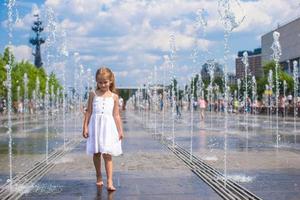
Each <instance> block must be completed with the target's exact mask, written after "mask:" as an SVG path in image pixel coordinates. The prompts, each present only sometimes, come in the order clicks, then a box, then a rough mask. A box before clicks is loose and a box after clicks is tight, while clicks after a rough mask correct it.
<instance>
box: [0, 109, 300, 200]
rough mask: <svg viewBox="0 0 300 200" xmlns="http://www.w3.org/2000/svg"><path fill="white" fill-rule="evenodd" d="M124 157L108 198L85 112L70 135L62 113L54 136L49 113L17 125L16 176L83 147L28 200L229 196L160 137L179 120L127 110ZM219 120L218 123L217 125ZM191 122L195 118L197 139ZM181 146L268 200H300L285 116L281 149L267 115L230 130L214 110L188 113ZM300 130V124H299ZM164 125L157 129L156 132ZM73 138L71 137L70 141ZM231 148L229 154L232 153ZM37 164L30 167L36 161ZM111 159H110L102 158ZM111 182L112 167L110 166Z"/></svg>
mask: <svg viewBox="0 0 300 200" xmlns="http://www.w3.org/2000/svg"><path fill="white" fill-rule="evenodd" d="M122 116H123V123H124V132H125V133H126V135H125V136H126V137H125V139H124V141H123V152H124V154H123V155H122V156H119V157H114V184H115V186H116V187H117V191H115V192H112V193H108V192H107V190H106V187H105V185H106V184H105V185H104V186H103V187H102V188H101V187H97V186H96V185H95V181H96V177H95V170H94V166H93V163H92V158H91V156H88V155H86V153H85V140H84V139H83V138H82V137H81V132H80V131H81V125H80V124H81V120H80V116H78V115H73V114H72V115H70V116H69V115H68V117H67V118H66V119H67V120H66V133H65V136H64V135H63V133H62V132H63V122H62V118H61V117H60V115H54V116H49V121H48V125H49V128H48V132H49V133H48V138H46V137H45V118H44V116H39V117H38V118H37V117H35V116H31V117H30V116H25V117H21V118H20V117H19V118H15V119H14V120H13V134H12V135H13V157H12V158H13V168H12V170H13V175H14V176H15V175H18V174H20V173H21V172H23V171H25V170H26V169H28V168H31V167H32V165H33V164H34V163H36V162H38V161H40V160H42V159H44V158H45V151H46V149H45V146H46V143H47V140H48V151H49V153H50V152H52V151H54V150H55V149H57V148H58V147H60V146H62V145H63V140H65V141H71V140H74V139H75V140H77V141H78V142H79V143H78V145H76V146H75V148H73V149H72V150H71V151H70V152H69V153H67V154H66V155H64V156H63V157H62V158H60V159H58V160H56V161H55V166H54V168H52V169H51V171H49V172H48V173H47V174H46V175H45V176H43V177H42V178H41V179H40V181H38V182H37V183H36V184H35V185H34V186H32V185H31V186H25V188H24V186H23V188H22V187H20V188H19V190H24V191H25V194H24V195H23V196H22V198H21V199H213V200H214V199H221V197H220V196H219V195H218V194H217V193H216V192H215V191H214V190H213V189H212V188H211V187H210V186H209V185H207V184H206V183H205V182H204V181H203V180H202V179H201V178H199V177H198V176H197V175H195V174H194V173H193V172H192V171H191V170H190V169H189V168H188V167H187V166H186V165H185V164H184V162H183V161H182V160H180V159H178V158H177V157H176V156H175V155H174V154H173V153H172V151H170V150H169V149H168V148H166V147H165V146H164V145H162V144H161V143H160V141H159V140H158V139H157V138H155V137H154V135H153V134H154V133H155V132H156V133H157V134H160V135H161V134H162V132H164V137H165V138H167V139H169V140H172V134H173V133H172V130H173V127H172V124H173V122H172V120H171V119H172V118H171V116H170V113H167V114H166V116H165V117H166V118H165V121H164V124H162V118H161V117H162V116H161V115H160V114H159V113H157V115H156V118H155V115H154V114H153V113H150V114H149V113H148V114H147V113H143V112H141V113H138V112H133V111H126V112H124V113H123V114H122ZM211 120H212V122H213V123H211ZM191 121H193V129H192V133H193V135H192V137H191V129H190V128H191ZM174 122H175V123H174V125H175V129H174V135H175V142H176V143H177V144H178V145H180V146H181V147H183V148H185V149H186V150H188V151H189V150H190V144H191V138H192V145H193V155H194V156H196V157H197V158H199V159H202V160H203V161H204V162H206V163H207V164H209V165H210V166H212V167H213V168H215V169H217V170H218V171H220V172H221V173H222V174H224V175H225V176H226V177H227V178H230V179H231V180H233V181H235V182H236V183H238V184H239V185H241V186H243V187H244V188H246V189H247V190H249V191H251V192H252V193H254V194H255V195H257V196H258V197H260V198H261V199H267V200H268V199H269V200H273V199H278V200H297V199H299V197H300V157H299V149H300V148H299V142H300V141H299V140H300V139H299V131H298V130H299V127H298V122H296V124H295V123H294V121H293V118H286V119H280V121H279V123H280V126H279V129H278V134H279V135H280V140H279V141H278V145H277V137H276V129H275V128H274V127H276V124H274V122H276V121H274V120H271V121H270V119H269V118H268V117H267V116H251V115H250V116H248V118H245V116H243V115H229V116H228V121H227V123H226V126H227V127H228V130H227V134H226V137H225V131H224V126H225V124H224V123H225V121H224V116H222V114H214V113H212V115H210V113H209V112H207V113H206V118H205V120H201V119H200V118H198V113H197V112H195V113H194V117H193V120H191V115H190V113H189V112H183V115H182V117H181V118H178V119H175V121H174ZM1 123H2V128H1V137H0V138H1V141H0V145H1V146H0V149H1V157H0V159H1V162H0V163H1V164H0V168H1V174H0V181H1V184H4V183H5V182H6V181H7V179H8V174H9V167H8V164H7V163H8V155H7V153H8V152H7V136H6V134H5V132H4V130H5V128H4V124H5V120H4V119H3V120H2V121H1ZM295 125H296V126H295ZM155 127H156V129H155ZM64 138H65V139H64ZM225 146H226V150H225ZM28 161H30V162H28ZM102 162H103V160H102ZM102 173H103V177H104V182H105V181H106V176H105V170H104V168H102Z"/></svg>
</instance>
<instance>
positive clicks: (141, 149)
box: [22, 118, 220, 200]
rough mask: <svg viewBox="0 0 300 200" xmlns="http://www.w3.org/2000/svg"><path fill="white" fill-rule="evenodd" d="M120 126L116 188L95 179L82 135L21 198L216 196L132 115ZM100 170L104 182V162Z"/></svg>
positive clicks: (214, 198) (132, 199) (211, 199)
mask: <svg viewBox="0 0 300 200" xmlns="http://www.w3.org/2000/svg"><path fill="white" fill-rule="evenodd" d="M124 130H125V134H126V135H125V139H124V141H123V151H124V155H123V156H120V157H115V158H114V185H115V186H116V187H117V191H115V192H112V193H108V192H107V190H106V187H105V186H103V187H102V188H101V187H97V186H96V185H95V181H96V177H95V170H94V166H93V164H92V158H91V156H88V155H86V154H85V141H83V142H81V143H80V145H78V146H77V147H76V148H75V149H74V150H73V151H71V152H70V153H69V154H67V155H66V156H65V157H64V158H62V159H61V160H60V161H58V162H57V164H56V166H55V167H54V168H53V169H52V170H51V171H50V172H49V173H48V174H47V175H46V176H44V177H43V178H42V179H41V180H40V182H39V183H38V185H37V187H35V189H33V190H32V191H31V192H30V193H28V194H26V195H24V196H23V197H22V199H65V200H66V199H109V200H110V199H122V200H123V199H124V200H126V199H130V200H135V199H173V200H175V199H184V200H186V199H189V200H192V199H198V200H199V199H200V200H201V199H203V200H217V199H220V197H219V196H218V195H217V194H216V193H215V192H214V191H213V190H212V189H211V188H210V187H208V186H207V185H206V184H205V183H204V182H203V181H202V180H201V179H199V178H198V177H197V176H196V175H194V174H193V173H192V172H191V171H190V170H189V169H188V168H187V167H185V165H184V164H183V163H182V162H181V161H179V160H178V159H177V158H176V157H175V156H174V155H173V154H172V152H170V151H168V150H167V149H166V148H165V147H163V146H162V145H161V144H160V143H159V142H158V141H156V140H154V139H153V138H152V137H151V135H150V134H149V133H147V132H146V131H145V130H143V128H142V127H141V126H140V125H139V124H138V123H137V122H136V121H134V120H133V119H131V121H128V119H126V118H125V121H124ZM78 137H81V136H80V135H78ZM102 174H103V177H104V182H105V181H106V176H105V171H104V168H102ZM105 185H106V184H105Z"/></svg>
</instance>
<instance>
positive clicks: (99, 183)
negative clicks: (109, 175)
mask: <svg viewBox="0 0 300 200" xmlns="http://www.w3.org/2000/svg"><path fill="white" fill-rule="evenodd" d="M96 185H98V186H102V185H103V181H102V176H97V182H96Z"/></svg>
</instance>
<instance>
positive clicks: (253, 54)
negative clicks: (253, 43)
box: [235, 48, 263, 79]
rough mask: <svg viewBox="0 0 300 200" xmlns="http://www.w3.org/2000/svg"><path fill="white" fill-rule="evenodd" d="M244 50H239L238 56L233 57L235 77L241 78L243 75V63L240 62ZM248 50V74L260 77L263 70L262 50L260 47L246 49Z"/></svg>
mask: <svg viewBox="0 0 300 200" xmlns="http://www.w3.org/2000/svg"><path fill="white" fill-rule="evenodd" d="M244 52H245V51H239V52H238V57H237V58H236V59H235V74H236V78H238V79H243V78H244V77H245V65H244V63H243V62H242V58H243V53H244ZM247 52H248V63H249V68H248V72H247V73H248V75H252V76H255V77H262V76H263V70H262V63H261V59H262V53H261V52H262V51H261V48H257V49H254V51H247Z"/></svg>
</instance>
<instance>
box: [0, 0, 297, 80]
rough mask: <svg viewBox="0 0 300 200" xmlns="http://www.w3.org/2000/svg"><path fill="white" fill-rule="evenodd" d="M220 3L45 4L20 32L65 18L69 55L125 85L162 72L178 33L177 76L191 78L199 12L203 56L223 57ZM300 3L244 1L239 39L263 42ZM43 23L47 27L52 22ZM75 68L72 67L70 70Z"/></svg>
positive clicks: (74, 0) (111, 0)
mask: <svg viewBox="0 0 300 200" xmlns="http://www.w3.org/2000/svg"><path fill="white" fill-rule="evenodd" d="M232 1H235V0H232ZM217 2H218V1H216V0H215V1H212V0H190V1H180V0H171V1H161V0H155V1H134V0H124V1H115V0H89V1H88V3H87V1H86V0H46V1H45V3H44V4H43V5H42V6H40V7H37V5H33V6H32V10H31V12H30V13H29V14H27V15H25V16H24V17H22V18H20V20H18V21H17V22H16V24H15V28H16V30H20V31H21V30H25V29H26V30H27V34H28V30H29V29H30V27H31V25H32V22H33V20H34V17H33V14H34V13H35V12H39V10H43V9H44V10H45V9H46V8H47V7H51V8H52V9H53V10H54V13H55V14H56V15H57V16H56V17H57V19H60V20H61V21H59V22H58V28H59V29H60V28H63V29H65V30H66V32H67V38H68V48H69V49H68V50H69V51H70V54H72V53H74V52H75V51H78V52H80V54H81V62H82V64H84V65H86V66H92V68H95V67H96V66H97V67H98V66H99V65H103V64H104V65H109V66H112V67H113V68H114V70H116V74H117V75H118V77H119V78H120V79H121V80H122V81H124V82H123V83H129V82H130V81H131V82H135V83H139V82H141V81H143V78H139V77H138V76H139V75H140V74H141V73H144V74H145V76H146V74H147V76H148V73H151V72H152V71H153V66H154V65H157V66H159V68H161V66H162V63H163V55H165V54H169V49H170V47H169V46H170V45H169V37H170V34H171V33H173V34H174V35H175V38H176V47H177V50H178V51H177V57H176V62H178V63H176V66H178V70H177V73H178V74H180V75H182V76H186V75H190V73H191V69H192V68H193V67H191V66H193V63H191V58H190V56H189V55H191V53H192V50H193V48H194V47H195V36H196V31H195V28H194V23H195V17H196V15H195V12H196V11H197V10H198V9H200V8H203V9H205V10H206V12H207V24H208V25H207V27H206V36H205V37H203V36H202V35H201V34H200V33H201V31H202V29H203V27H200V30H199V32H198V35H197V39H196V43H197V45H198V47H199V49H200V51H202V52H200V54H204V52H208V51H209V52H210V53H209V54H208V53H206V54H207V55H206V58H215V59H219V58H221V59H222V57H223V48H224V47H223V26H222V23H221V21H220V19H219V18H220V17H219V14H218V6H217ZM298 4H299V1H298V0H286V1H283V0H274V1H272V3H270V0H260V1H242V2H241V7H242V9H237V7H236V6H235V7H233V11H234V13H235V14H238V15H239V17H240V16H241V15H242V14H243V12H242V10H243V11H244V13H245V15H246V18H245V21H244V22H243V23H242V24H241V26H240V27H239V28H238V29H236V30H235V31H234V35H235V36H237V37H240V36H241V35H242V34H244V33H247V34H248V35H251V34H253V40H254V41H255V42H257V43H258V44H259V40H260V37H259V36H258V35H261V34H263V32H266V31H269V30H270V29H271V28H272V27H274V26H275V25H276V24H277V23H278V22H279V23H281V22H282V21H286V20H289V19H291V18H293V17H295V16H296V15H297V14H296V13H299V9H298V10H297V7H299V5H298ZM27 6H28V5H27ZM42 13H43V12H41V14H42ZM43 20H44V22H45V23H44V24H46V22H47V19H46V18H43ZM3 24H4V23H3V22H2V25H3ZM47 31H48V30H47V29H46V28H45V31H44V32H43V34H45V35H46V34H47ZM248 38H249V37H248ZM24 39H26V38H24ZM26 40H28V38H27V39H26ZM57 42H58V43H59V41H57ZM244 43H245V47H243V49H247V48H248V47H247V44H246V41H241V42H240V44H239V45H240V46H242V45H243V44H244ZM248 44H249V42H248ZM45 46H46V45H45ZM43 47H44V46H43ZM239 48H240V47H239ZM231 49H232V52H231V54H234V56H235V55H236V53H235V51H237V49H236V48H235V47H233V48H232V47H231ZM30 51H31V50H30ZM30 54H31V53H30ZM30 56H31V55H30ZM203 57H204V56H203ZM199 60H200V58H199ZM229 60H230V61H229V62H233V61H234V57H233V56H232V55H230V56H229ZM201 62H202V61H201ZM199 65H200V64H199ZM229 65H230V64H229ZM179 66H180V67H179ZM72 67H73V66H72ZM70 70H73V68H71V67H70ZM134 76H137V77H138V78H135V77H134ZM183 79H184V78H183Z"/></svg>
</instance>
